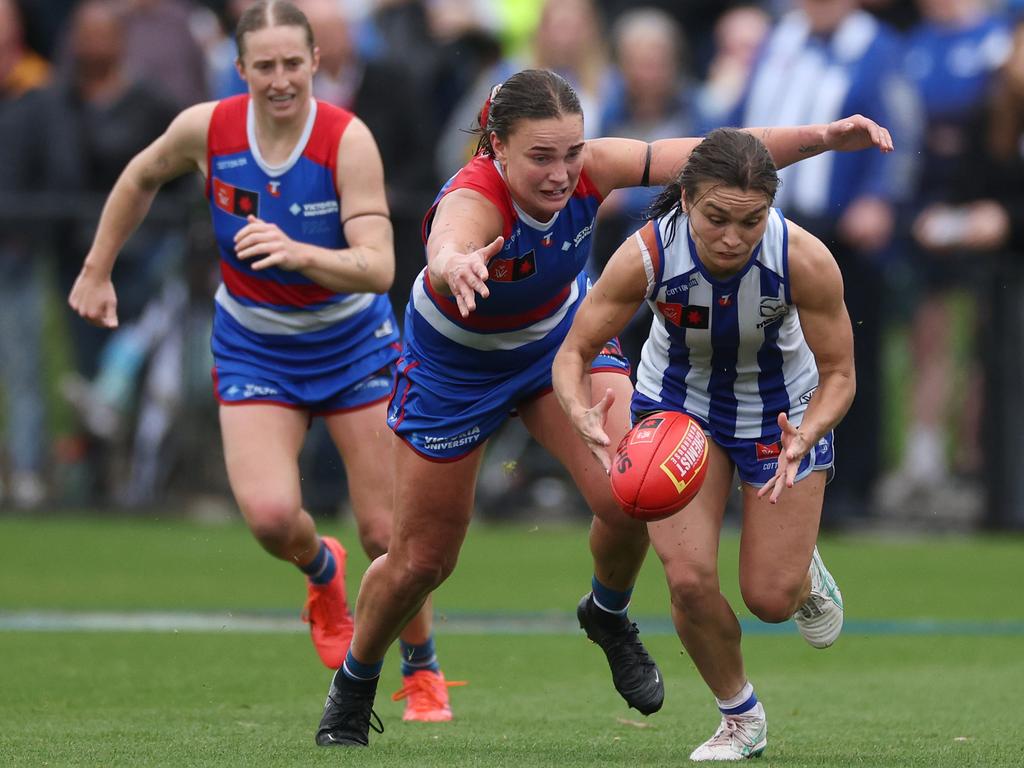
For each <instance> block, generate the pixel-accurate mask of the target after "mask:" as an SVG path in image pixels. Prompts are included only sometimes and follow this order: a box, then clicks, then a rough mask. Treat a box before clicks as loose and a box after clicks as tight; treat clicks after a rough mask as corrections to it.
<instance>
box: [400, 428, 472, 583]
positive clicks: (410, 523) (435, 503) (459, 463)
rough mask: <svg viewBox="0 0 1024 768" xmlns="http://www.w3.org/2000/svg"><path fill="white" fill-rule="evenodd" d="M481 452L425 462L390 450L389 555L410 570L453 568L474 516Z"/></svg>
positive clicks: (409, 452) (403, 448)
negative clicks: (392, 464)
mask: <svg viewBox="0 0 1024 768" xmlns="http://www.w3.org/2000/svg"><path fill="white" fill-rule="evenodd" d="M482 457H483V450H482V447H481V448H477V449H476V450H474V451H472V452H471V453H469V454H468V455H466V456H464V457H462V458H460V459H457V460H455V461H449V462H440V461H430V460H429V459H426V458H424V457H423V456H421V455H420V454H419V453H418V452H417V451H415V450H414V449H413V448H411V447H409V446H408V445H406V444H405V443H401V442H398V443H397V444H396V446H395V512H394V530H393V533H392V536H391V546H390V548H389V553H390V555H391V556H392V557H394V558H397V559H398V560H399V561H401V562H405V563H409V564H411V565H413V566H416V565H421V566H435V565H438V564H444V565H447V566H448V567H449V568H454V567H455V561H456V559H457V558H458V552H459V549H460V548H461V547H462V542H463V540H464V539H465V537H466V530H467V529H468V527H469V521H470V518H471V517H472V514H473V499H474V495H475V492H476V476H477V472H478V471H479V469H480V461H481V459H482Z"/></svg>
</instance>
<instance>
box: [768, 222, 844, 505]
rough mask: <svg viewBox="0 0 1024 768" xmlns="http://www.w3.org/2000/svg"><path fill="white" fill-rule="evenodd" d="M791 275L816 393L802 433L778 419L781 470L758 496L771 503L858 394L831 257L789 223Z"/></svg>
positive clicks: (838, 279)
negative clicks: (811, 358) (815, 371)
mask: <svg viewBox="0 0 1024 768" xmlns="http://www.w3.org/2000/svg"><path fill="white" fill-rule="evenodd" d="M788 226H789V272H790V288H791V291H792V296H793V303H794V305H795V306H796V308H797V310H798V311H799V313H800V327H801V328H802V329H803V333H804V339H805V340H806V341H807V346H808V347H810V349H811V352H812V353H813V354H814V362H815V365H816V366H817V369H818V388H817V390H816V391H815V393H814V396H813V397H812V398H811V402H810V403H809V404H808V406H807V410H806V411H804V415H803V420H802V421H801V422H800V427H799V428H796V427H794V426H793V425H792V424H791V423H790V422H789V419H788V417H787V415H786V414H784V413H782V414H779V426H780V427H781V428H782V445H783V449H784V450H783V453H782V455H780V457H779V470H778V472H777V473H776V475H775V477H774V478H772V481H771V482H769V483H767V484H766V485H765V486H764V487H763V488H762V489H761V490H760V491H759V495H762V496H763V495H765V494H766V493H769V492H770V493H771V500H772V502H773V503H774V502H775V501H776V500H777V499H778V497H779V494H780V493H781V492H782V489H783V487H792V485H793V482H794V478H795V476H796V471H797V468H798V467H799V464H800V461H801V459H803V457H804V455H805V454H806V453H807V451H809V450H810V449H811V447H812V446H814V445H815V444H816V443H817V442H818V440H820V439H821V438H822V437H823V436H824V435H825V434H826V433H828V432H829V430H831V429H833V428H834V427H835V426H836V424H838V423H839V421H840V419H842V418H843V416H845V415H846V412H847V411H848V410H849V409H850V404H851V403H852V402H853V396H854V393H855V392H856V389H857V383H856V376H855V372H854V361H853V329H852V327H851V325H850V316H849V314H847V311H846V304H845V303H844V302H843V279H842V276H841V274H840V272H839V266H838V265H837V264H836V262H835V259H834V258H833V257H832V254H831V253H830V252H829V250H828V249H827V248H826V247H825V246H824V244H823V243H822V242H821V241H820V240H818V238H816V237H814V235H812V234H810V233H809V232H807V231H806V230H804V229H801V228H800V227H798V226H796V225H795V224H793V223H791V222H788Z"/></svg>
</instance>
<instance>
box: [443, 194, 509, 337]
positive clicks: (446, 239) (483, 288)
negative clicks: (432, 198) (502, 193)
mask: <svg viewBox="0 0 1024 768" xmlns="http://www.w3.org/2000/svg"><path fill="white" fill-rule="evenodd" d="M502 230H503V222H502V219H501V213H500V212H499V211H498V209H497V208H495V207H494V205H493V204H492V203H491V202H490V201H489V200H488V199H487V198H485V197H484V196H483V195H481V194H480V193H479V192H475V191H473V190H470V189H457V190H455V191H454V192H451V193H449V194H448V195H445V197H444V198H443V199H442V200H441V202H440V203H439V204H438V206H437V210H436V211H435V212H434V221H433V224H432V225H431V228H430V237H429V238H427V267H428V274H429V277H430V284H431V286H433V288H434V290H436V291H438V292H439V293H443V294H446V295H451V296H454V297H455V301H456V303H457V304H458V305H459V312H461V313H462V316H463V317H467V316H468V315H469V313H470V312H472V311H473V310H475V309H476V294H480V296H481V297H482V298H485V299H486V298H487V297H488V296H489V295H490V291H489V290H488V288H487V278H488V271H487V262H488V261H490V259H491V258H492V257H493V256H495V255H496V254H497V253H498V252H499V251H501V249H502V246H503V245H504V243H505V239H504V238H503V237H502V236H501V233H502Z"/></svg>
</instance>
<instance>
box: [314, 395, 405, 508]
mask: <svg viewBox="0 0 1024 768" xmlns="http://www.w3.org/2000/svg"><path fill="white" fill-rule="evenodd" d="M387 409H388V406H387V401H386V400H380V401H378V402H375V403H372V404H371V405H368V406H366V407H365V408H359V409H357V410H353V411H345V412H343V413H334V414H331V415H330V416H325V417H324V422H325V423H326V425H327V429H328V431H329V432H330V434H331V438H332V439H333V440H334V444H335V445H336V446H337V448H338V453H339V454H341V459H342V461H343V462H344V463H345V476H346V479H347V482H348V489H349V496H350V498H351V500H352V508H353V511H354V513H355V515H356V517H357V518H358V519H359V522H360V524H363V525H367V524H370V523H372V522H374V520H375V519H376V518H378V517H383V518H390V516H391V507H392V504H393V501H394V479H395V457H394V444H395V435H394V433H393V432H392V431H391V430H390V429H389V428H388V425H387ZM383 524H385V525H386V524H388V523H387V520H384V521H383Z"/></svg>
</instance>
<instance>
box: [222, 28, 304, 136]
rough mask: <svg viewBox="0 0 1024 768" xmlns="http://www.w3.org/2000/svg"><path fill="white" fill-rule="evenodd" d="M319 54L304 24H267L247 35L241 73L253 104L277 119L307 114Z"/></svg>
mask: <svg viewBox="0 0 1024 768" xmlns="http://www.w3.org/2000/svg"><path fill="white" fill-rule="evenodd" d="M318 64H319V53H318V51H316V50H312V51H311V50H310V49H309V44H308V42H307V41H306V33H305V30H303V29H302V27H296V26H277V27H264V28H263V29H257V30H254V31H252V32H247V33H246V34H245V55H244V56H242V58H241V59H240V60H239V62H238V73H239V74H240V75H241V76H242V78H243V79H244V80H245V81H246V82H247V83H248V84H249V95H250V96H251V97H252V100H253V104H254V107H255V108H256V109H258V110H262V111H263V112H264V113H266V114H269V115H270V116H271V117H274V118H278V119H287V118H291V117H295V116H297V115H302V114H304V113H305V109H306V106H307V104H308V103H309V98H310V93H311V91H312V88H313V73H314V72H316V69H317V66H318Z"/></svg>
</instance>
